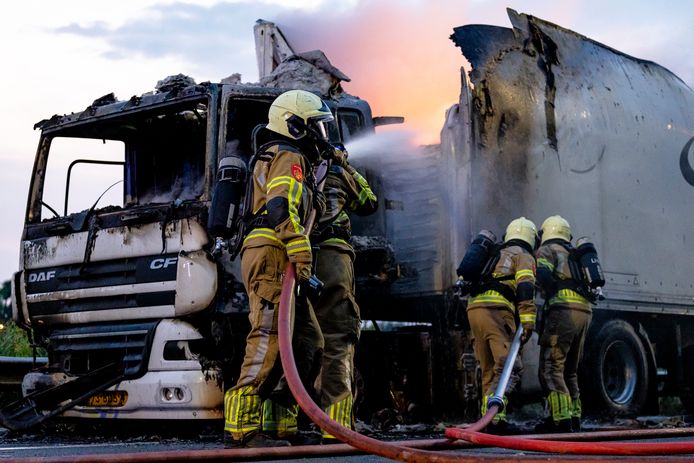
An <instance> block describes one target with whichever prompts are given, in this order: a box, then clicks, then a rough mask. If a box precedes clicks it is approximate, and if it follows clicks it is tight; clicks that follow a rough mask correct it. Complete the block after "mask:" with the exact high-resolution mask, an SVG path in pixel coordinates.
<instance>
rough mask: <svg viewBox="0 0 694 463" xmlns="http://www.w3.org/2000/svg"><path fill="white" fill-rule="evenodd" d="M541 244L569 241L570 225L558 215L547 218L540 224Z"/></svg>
mask: <svg viewBox="0 0 694 463" xmlns="http://www.w3.org/2000/svg"><path fill="white" fill-rule="evenodd" d="M541 236H542V242H543V243H544V242H545V241H547V240H553V239H562V240H564V241H571V225H569V222H567V221H566V219H565V218H564V217H562V216H560V215H553V216H551V217H547V218H546V219H545V221H544V222H542V230H541Z"/></svg>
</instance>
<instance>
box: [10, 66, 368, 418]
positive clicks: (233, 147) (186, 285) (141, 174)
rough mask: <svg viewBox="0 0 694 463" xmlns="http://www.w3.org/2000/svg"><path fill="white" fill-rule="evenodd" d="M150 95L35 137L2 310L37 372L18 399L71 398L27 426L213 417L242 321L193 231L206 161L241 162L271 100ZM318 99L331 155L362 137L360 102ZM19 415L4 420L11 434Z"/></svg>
mask: <svg viewBox="0 0 694 463" xmlns="http://www.w3.org/2000/svg"><path fill="white" fill-rule="evenodd" d="M165 82H166V83H165V84H163V85H161V86H159V87H158V88H157V90H156V91H155V92H150V93H147V94H144V95H141V96H134V97H132V98H130V99H129V100H127V101H120V100H117V99H116V98H115V97H114V96H113V94H111V95H107V96H105V97H102V98H99V99H97V100H95V101H94V102H93V103H92V104H91V105H89V106H88V107H87V108H86V109H85V110H84V111H81V112H77V113H71V114H69V115H63V116H53V117H52V118H50V119H48V120H44V121H41V122H39V123H38V124H36V128H38V129H40V131H41V136H40V140H39V146H38V150H37V153H36V160H35V164H34V175H33V178H32V181H31V186H30V191H29V198H28V203H27V212H26V222H25V225H24V230H23V234H22V242H21V255H20V270H19V272H17V273H16V274H15V275H14V277H13V281H12V286H13V300H12V302H13V316H14V319H15V320H16V322H17V323H18V324H20V325H21V326H23V327H24V328H26V329H27V330H28V331H29V332H30V334H31V337H32V338H33V341H34V343H35V345H37V346H41V347H44V348H45V349H46V351H47V354H48V364H47V366H46V367H45V368H42V369H41V370H39V371H35V372H33V373H30V374H29V375H27V376H26V377H25V379H24V382H23V392H24V395H25V396H31V394H39V393H41V391H46V390H47V389H48V388H50V387H53V386H59V385H66V384H70V385H74V386H69V387H67V388H66V387H64V388H63V389H70V388H72V389H74V390H75V391H73V392H69V393H66V394H67V396H68V397H65V396H60V395H59V396H55V397H53V398H51V399H50V400H49V399H45V400H43V399H42V400H43V401H38V403H39V405H37V408H38V410H36V411H35V412H32V413H30V415H31V416H32V417H33V415H34V414H39V415H41V416H47V415H52V414H57V413H63V415H64V416H74V417H113V418H115V417H117V418H157V419H214V418H221V416H222V408H221V404H222V400H223V393H224V384H225V383H226V387H229V385H230V384H233V382H234V381H235V375H236V374H237V371H238V366H239V365H240V362H241V359H242V357H243V345H244V341H245V335H246V330H247V321H246V320H247V311H248V308H247V301H246V298H245V292H244V289H243V286H242V284H241V279H240V278H239V275H238V272H239V268H238V267H239V264H238V262H237V261H234V260H232V259H231V257H230V255H229V254H228V253H227V252H226V251H225V252H223V253H222V254H221V255H220V256H219V257H217V258H215V257H213V256H212V255H211V253H210V250H211V246H212V245H213V244H214V242H213V241H214V238H215V237H214V236H210V234H209V233H208V230H207V228H206V225H207V217H208V212H209V207H210V203H211V199H212V192H213V189H214V185H215V181H216V176H217V175H216V174H217V166H218V163H219V160H220V159H221V158H222V157H226V156H236V157H237V158H240V159H241V160H242V161H243V162H244V163H247V162H248V160H249V159H250V157H251V156H252V154H253V150H254V140H253V131H254V129H255V128H256V127H258V126H259V125H261V124H264V123H266V122H267V113H268V109H269V107H270V104H271V103H272V101H273V100H274V98H275V97H276V96H278V95H279V94H280V93H282V91H284V90H283V89H279V88H270V87H261V86H253V85H246V84H222V83H203V84H195V83H194V82H193V81H192V79H190V78H187V77H185V76H176V78H173V79H169V80H167V81H165ZM323 98H324V99H325V100H326V101H327V102H328V103H329V106H330V107H331V109H332V111H333V112H334V114H335V121H336V123H335V124H333V126H332V128H331V130H332V133H331V138H332V140H333V141H343V140H349V139H350V138H353V137H355V136H358V135H359V134H363V133H369V132H372V131H373V122H372V117H371V110H370V108H369V106H368V104H367V103H366V102H365V101H363V100H359V99H358V98H354V97H349V96H340V97H336V98H326V97H325V96H323ZM235 353H236V354H237V355H234V354H235ZM78 384H80V385H79V386H78ZM66 401H67V402H68V403H69V404H70V405H69V406H67V407H65V403H66ZM35 402H36V401H35ZM61 403H62V404H63V405H60V406H59V404H61ZM56 410H57V411H56ZM27 416H28V415H26V414H23V413H20V412H19V411H18V412H17V414H16V417H17V418H16V420H17V421H18V423H19V425H18V426H21V421H22V420H25V421H27V420H28V421H30V419H29V418H27ZM31 419H34V418H31Z"/></svg>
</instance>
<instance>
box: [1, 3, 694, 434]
mask: <svg viewBox="0 0 694 463" xmlns="http://www.w3.org/2000/svg"><path fill="white" fill-rule="evenodd" d="M509 17H510V18H511V22H512V24H513V28H512V29H507V28H502V27H493V26H480V25H475V26H463V27H460V28H456V29H455V31H454V34H453V36H452V39H453V41H454V42H455V44H456V45H458V46H460V47H461V48H462V50H463V53H464V55H465V57H467V58H468V59H469V60H470V62H471V64H472V72H471V74H470V79H469V80H468V78H467V76H465V75H463V76H462V78H463V79H462V82H463V86H462V89H461V97H460V101H459V103H458V104H456V105H455V106H453V107H452V108H451V109H450V110H449V111H448V112H447V114H446V121H445V124H444V128H443V131H442V140H441V145H440V146H430V147H426V148H423V149H422V150H420V152H418V153H416V154H415V155H413V156H408V157H406V158H403V157H402V156H401V153H392V152H378V153H376V152H374V153H368V155H361V154H360V155H358V156H357V155H356V154H358V153H356V152H353V154H355V155H354V156H353V163H354V164H355V166H356V167H357V168H359V169H360V170H361V171H363V172H365V174H366V177H367V178H368V180H369V183H370V184H371V185H372V187H373V189H374V191H375V192H376V194H377V196H378V198H379V211H378V212H377V213H376V214H375V215H372V216H369V217H355V218H354V220H353V229H354V234H355V237H354V239H353V242H354V246H355V249H356V251H357V253H358V257H357V260H356V263H355V271H356V276H357V284H358V288H357V297H358V302H359V304H360V307H361V309H362V318H363V319H364V320H367V322H365V329H364V331H363V332H362V338H361V341H360V344H359V347H358V350H357V367H358V370H359V372H360V374H359V375H358V377H359V378H360V380H359V381H360V384H361V385H362V389H361V391H360V392H361V393H360V399H358V404H359V410H358V411H357V413H358V414H359V415H360V416H361V417H362V418H364V417H366V416H368V414H370V413H371V412H374V411H377V410H381V409H384V408H390V409H394V410H395V413H394V414H393V413H391V414H388V413H386V414H385V416H386V418H384V420H386V421H388V420H390V421H392V420H395V421H398V420H402V419H403V417H405V419H406V418H408V417H411V418H417V419H420V418H424V417H426V416H427V415H429V414H434V415H439V416H441V415H444V414H449V415H461V414H466V415H469V416H474V415H476V414H477V413H478V403H479V395H480V391H479V379H478V372H477V370H478V368H477V363H476V361H475V358H474V355H473V353H472V347H471V340H470V335H469V327H468V325H467V321H466V317H465V310H464V303H462V302H461V301H460V300H458V299H457V298H456V297H454V295H453V294H452V291H451V285H452V283H453V282H454V280H455V267H456V265H457V264H458V262H459V260H460V258H461V257H462V255H463V254H464V251H465V249H466V247H467V246H468V244H469V243H470V240H471V239H472V237H473V236H474V235H475V234H476V233H477V231H478V230H479V229H481V228H489V229H492V230H496V231H498V230H501V229H502V227H503V226H504V225H505V224H506V223H508V221H509V220H510V219H512V218H514V217H516V216H518V215H519V214H521V213H522V214H524V215H525V216H527V217H531V218H533V220H536V221H537V220H542V219H543V218H544V217H546V216H549V215H552V214H555V213H557V212H560V213H561V214H562V215H563V216H565V217H567V218H568V219H569V221H570V222H571V223H572V224H573V225H574V227H575V229H576V230H577V231H580V232H581V233H584V234H590V236H591V238H592V240H593V242H595V244H596V245H597V247H598V249H599V250H600V253H601V260H602V263H603V267H604V269H605V271H606V276H607V284H606V286H605V288H604V291H605V294H606V296H607V299H606V300H604V301H601V302H600V303H599V304H598V306H597V307H596V308H595V311H594V322H593V325H592V327H591V332H590V335H589V338H588V341H587V344H586V361H585V362H584V369H585V371H583V372H582V381H583V383H584V385H583V388H582V391H583V394H584V404H587V405H592V406H594V407H596V408H597V409H602V410H608V411H610V412H614V413H634V412H641V411H644V410H652V409H653V408H654V407H657V400H656V399H657V397H658V394H659V393H664V394H674V395H679V396H680V397H681V398H682V400H683V403H684V404H685V405H686V406H687V407H689V408H690V409H691V408H692V406H694V402H693V396H692V389H691V388H692V384H693V382H694V377H693V376H692V375H693V374H694V372H693V371H692V370H691V369H687V368H685V365H688V364H691V363H692V360H693V359H694V338H693V336H694V335H692V333H694V329H692V328H694V327H693V326H692V318H691V315H692V314H694V310H692V306H691V300H692V297H693V296H694V294H692V285H691V283H690V282H688V281H686V276H687V275H689V274H691V273H692V272H694V269H692V268H691V265H692V264H691V262H690V261H689V260H687V259H685V257H684V256H683V253H682V252H681V247H682V246H681V245H677V244H675V243H685V242H686V240H687V238H688V234H690V233H691V230H693V229H694V227H693V226H692V225H694V224H692V223H690V222H691V221H692V220H693V219H691V218H690V217H689V216H690V215H689V214H686V213H683V211H687V210H688V209H687V207H688V206H687V205H688V204H689V202H690V199H691V198H690V196H691V195H693V194H694V191H693V190H692V189H691V180H690V177H691V174H690V172H691V166H690V161H689V151H688V150H689V147H690V146H691V143H692V142H691V135H690V134H691V133H692V130H693V129H694V115H693V114H692V112H691V109H690V108H691V107H694V105H692V99H693V97H692V91H691V90H690V89H689V88H688V87H687V86H686V85H685V84H684V83H683V82H682V81H681V80H679V79H678V78H677V77H676V76H674V75H673V74H671V73H670V72H669V71H667V70H666V69H664V68H662V67H660V66H658V65H657V64H655V63H651V62H647V61H643V60H639V59H635V58H632V57H629V56H627V55H624V54H623V53H620V52H617V51H615V50H612V49H610V48H608V47H605V46H604V45H601V44H599V43H597V42H594V41H592V40H590V39H587V38H586V37H583V36H581V35H578V34H576V33H574V32H571V31H568V30H565V29H562V28H560V27H558V26H556V25H553V24H550V23H547V22H545V21H542V20H540V19H537V18H534V17H531V16H526V15H522V14H517V13H516V12H514V11H512V10H509ZM255 33H256V43H257V44H258V46H257V50H258V61H259V68H260V70H261V84H253V85H250V84H241V83H240V79H239V77H238V76H232V77H231V78H229V79H226V80H225V81H223V82H221V83H203V84H195V83H194V82H193V81H192V80H190V79H189V78H185V77H184V76H178V77H176V78H173V79H169V80H168V81H166V82H162V85H160V86H159V88H158V90H157V91H156V92H153V93H149V94H145V95H141V96H136V97H132V98H131V99H130V100H128V101H118V100H116V99H115V98H114V97H112V96H107V97H104V98H100V99H99V100H96V101H95V102H94V103H93V104H92V105H90V106H89V107H88V108H87V109H86V110H84V111H82V112H80V113H74V114H71V115H65V116H55V117H53V118H51V119H50V120H47V121H42V122H41V123H39V124H37V128H39V129H41V138H40V141H39V148H38V151H37V156H36V161H35V166H34V176H33V179H32V183H31V187H30V192H29V200H28V204H27V215H26V223H25V227H24V232H23V236H22V248H21V268H20V271H19V272H17V273H16V274H15V275H14V278H13V282H12V283H13V311H14V317H15V320H16V321H17V322H18V323H19V324H21V325H22V326H24V327H25V328H27V330H28V331H29V333H30V334H31V336H32V338H33V340H34V342H35V343H36V344H37V345H41V346H44V347H46V348H47V351H48V356H49V364H48V365H47V366H46V367H43V368H41V369H39V370H37V371H34V372H32V373H30V374H29V375H27V377H26V378H25V380H24V384H23V389H24V394H25V396H26V397H25V398H24V399H23V400H22V401H20V402H18V403H16V404H13V405H12V406H11V407H8V408H6V409H5V410H3V411H2V417H3V422H4V424H5V425H6V426H9V427H14V428H23V427H27V426H31V425H32V424H35V423H38V422H40V421H42V420H44V419H45V418H47V417H49V416H53V415H57V414H62V415H63V416H67V417H81V418H84V417H92V418H102V417H103V418H118V419H127V418H144V419H147V418H163V419H217V418H221V416H222V410H221V404H222V397H223V386H222V385H226V386H228V385H229V384H233V383H234V381H235V375H236V374H237V373H238V369H239V366H240V362H241V360H242V356H243V347H244V343H245V333H246V330H247V304H246V300H245V292H244V290H243V286H242V285H241V284H240V281H241V279H240V278H239V264H238V259H236V260H232V259H231V258H230V257H231V256H230V254H229V252H230V251H232V252H233V248H234V244H236V243H238V241H239V238H240V237H241V234H240V233H239V230H238V229H236V228H234V227H231V228H225V227H221V228H220V229H216V230H210V229H208V227H207V224H208V217H209V215H210V210H209V208H210V204H211V201H212V194H213V191H214V188H215V185H216V184H217V183H218V181H228V182H232V183H234V182H237V183H239V185H240V182H243V181H244V179H245V178H246V175H247V172H246V170H245V169H246V167H245V166H246V165H247V163H248V160H249V158H250V156H251V155H252V153H253V152H254V144H255V142H256V140H255V139H254V129H255V128H256V127H258V126H259V125H260V124H263V123H265V122H266V118H267V111H268V108H269V105H270V103H271V102H272V100H273V99H274V98H275V97H276V96H277V95H279V94H280V93H281V92H282V91H283V90H284V89H285V87H292V88H305V89H310V90H313V91H316V92H317V93H319V94H320V95H321V96H322V97H323V98H324V99H326V101H328V103H329V105H330V107H331V109H332V110H333V112H334V114H335V117H336V123H335V124H334V125H333V126H332V132H331V139H332V140H333V141H341V142H344V143H346V144H347V147H348V149H349V148H350V144H351V142H353V141H355V140H358V139H360V138H363V137H366V136H369V135H372V134H373V132H374V127H375V126H376V125H379V124H383V123H393V122H398V121H399V120H398V119H397V118H395V119H393V118H374V117H372V114H371V109H370V108H369V105H368V103H367V102H366V101H364V100H361V99H359V98H356V97H352V96H350V95H347V94H345V93H344V92H343V91H342V89H341V87H340V81H342V80H347V78H346V76H345V75H344V74H342V73H341V72H340V71H339V70H337V69H336V68H334V67H333V66H332V65H331V64H330V63H329V62H328V61H327V59H325V57H324V56H323V55H322V53H319V52H311V53H308V54H299V55H297V54H296V53H293V51H292V50H291V48H290V47H289V45H288V44H287V42H286V40H285V39H284V37H283V36H282V35H281V32H280V31H279V30H278V29H277V28H276V27H274V25H272V24H271V23H267V22H259V23H258V24H257V25H256V30H255ZM316 76H318V79H316ZM104 141H105V142H106V145H107V146H113V145H115V147H116V149H115V150H113V151H112V152H108V153H106V154H105V155H103V156H101V157H96V156H87V157H84V158H83V157H82V156H84V155H83V153H84V152H88V153H92V152H95V151H92V149H93V147H92V145H91V144H89V145H88V147H87V148H86V149H81V148H79V146H80V145H79V144H80V143H82V142H90V143H94V144H99V145H100V146H101V145H103V142H104ZM63 142H69V143H63ZM72 143H76V144H77V145H74V146H77V147H78V148H75V147H74V146H73V145H72ZM61 145H65V146H61ZM59 148H60V149H63V150H64V151H66V152H67V153H68V154H69V155H71V157H70V156H68V158H69V159H66V160H63V161H62V164H61V163H58V169H57V174H54V173H53V172H55V171H54V170H53V167H54V166H52V165H51V162H52V161H50V160H49V158H50V159H53V157H56V159H58V158H60V156H58V154H57V153H58V149H59ZM391 151H392V150H391ZM114 153H115V154H114ZM223 159H225V160H226V161H225V162H224V163H223V167H224V168H223V169H219V172H218V167H219V166H220V161H221V160H223ZM87 163H88V164H90V165H91V166H92V167H97V168H100V169H101V168H103V169H105V170H108V169H111V170H110V172H111V177H112V178H111V179H110V180H108V181H106V180H102V179H101V177H100V176H97V174H94V173H92V174H90V176H91V177H95V178H94V179H91V180H93V181H94V182H95V183H96V186H95V189H94V193H93V195H94V196H93V197H88V198H86V200H87V203H86V204H88V207H87V208H86V209H84V210H82V209H80V207H79V206H75V203H78V202H79V201H78V200H79V199H84V198H80V197H76V195H75V194H74V192H73V191H74V189H75V186H74V185H75V182H76V181H75V180H74V179H71V177H70V176H71V173H73V174H74V172H79V169H80V166H81V164H87ZM61 167H62V170H61ZM90 172H96V170H92V171H90ZM75 175H76V174H75ZM688 176H689V177H688ZM56 177H58V180H59V181H58V182H57V183H58V184H59V185H61V186H62V187H63V190H60V188H58V189H57V190H56V191H58V193H59V194H57V195H54V196H55V198H57V199H55V198H53V200H55V201H58V200H60V201H62V202H63V203H62V206H63V207H62V208H56V207H54V206H55V205H56V204H57V203H52V199H49V198H48V195H47V193H49V192H50V190H51V188H53V189H55V188H54V184H53V183H52V182H55V178H56ZM107 177H108V176H104V178H107ZM413 178H419V179H422V178H423V179H427V180H431V179H436V181H422V182H413V181H412V179H413ZM89 180H90V179H89V178H87V179H85V180H84V183H85V184H86V183H89ZM112 180H113V181H112ZM71 182H72V184H71ZM109 185H110V186H109ZM239 185H237V187H238V189H237V190H235V191H243V189H242V188H240V186H239ZM80 186H84V185H82V184H80ZM71 188H72V190H71ZM235 188H236V187H235ZM105 190H108V192H106V191H105ZM63 193H64V195H63ZM113 193H115V196H113V198H115V199H112V201H111V204H109V205H106V204H105V202H106V201H107V199H108V196H109V194H113ZM79 196H88V195H85V194H83V193H81V194H80V195H79ZM241 196H242V195H238V194H237V195H235V200H234V201H236V202H235V203H234V204H235V206H236V207H238V208H239V209H240V211H239V212H240V213H242V212H243V206H242V205H243V201H242V198H241ZM70 207H73V208H76V209H74V210H73V209H70ZM653 218H656V219H657V220H653ZM663 224H665V225H663ZM663 233H667V234H669V235H670V239H669V240H668V243H667V244H663V245H662V246H658V248H657V255H656V256H654V255H646V254H648V253H644V252H643V251H642V249H643V246H642V243H643V241H644V240H646V241H649V242H651V243H661V242H662V241H663V240H662V237H663ZM654 259H655V260H657V262H656V265H654V262H653V260H654ZM672 262H676V263H677V265H676V266H675V267H676V268H677V270H675V269H674V268H675V267H673V265H672ZM658 263H662V265H657V264H658ZM538 302H539V301H538ZM537 350H538V348H537V344H536V337H534V339H533V340H531V341H530V343H528V344H527V345H526V346H525V348H524V349H523V361H524V364H525V369H524V372H523V378H522V381H521V383H520V391H519V392H520V393H521V394H524V395H525V396H526V397H529V398H532V397H537V396H538V395H539V393H540V389H539V384H538V381H537V362H538V359H537V357H538V352H537ZM424 410H426V413H424ZM379 416H381V417H383V416H384V415H383V414H381V415H379ZM389 417H390V418H389ZM391 418H392V419H391Z"/></svg>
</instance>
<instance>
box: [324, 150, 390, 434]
mask: <svg viewBox="0 0 694 463" xmlns="http://www.w3.org/2000/svg"><path fill="white" fill-rule="evenodd" d="M323 193H324V195H325V199H326V206H327V207H326V209H325V212H324V213H323V215H322V216H321V217H320V220H319V223H318V227H316V229H315V230H314V232H313V234H312V235H311V244H312V246H313V249H314V250H316V249H317V252H316V269H315V270H316V276H317V277H318V278H319V279H320V280H321V281H322V282H323V283H324V284H325V286H324V288H323V291H322V292H321V294H320V296H319V298H318V299H317V300H316V301H315V305H314V306H315V312H316V317H317V318H318V323H319V325H320V328H321V331H322V333H323V337H324V339H325V349H324V351H323V362H322V368H321V371H320V375H319V377H318V379H317V381H316V392H317V397H318V402H319V405H320V406H321V407H322V408H323V410H325V412H326V414H328V416H330V417H331V418H332V419H333V420H335V421H337V422H338V423H339V424H341V425H342V426H344V427H346V428H350V429H351V428H352V423H353V421H352V381H353V364H354V348H355V346H356V343H357V341H358V339H359V330H360V322H361V320H360V318H359V306H357V303H356V301H355V299H354V266H353V262H354V250H353V249H352V246H350V244H349V240H350V237H351V234H352V230H351V225H350V220H349V216H348V215H347V211H349V212H353V213H355V214H357V215H368V214H371V213H373V212H375V211H376V209H377V207H378V201H377V199H376V195H374V193H373V191H371V188H370V187H369V184H368V183H367V181H366V179H365V178H364V177H362V176H361V175H360V174H359V172H357V170H356V169H355V168H354V167H352V166H351V165H350V164H349V163H348V162H347V153H346V151H342V150H339V152H338V155H337V156H334V161H333V163H332V165H331V166H330V169H329V171H328V176H327V178H326V181H325V186H324V187H323ZM322 438H323V442H324V443H330V442H335V441H336V440H335V438H334V436H332V435H330V434H328V433H327V432H325V431H323V433H322Z"/></svg>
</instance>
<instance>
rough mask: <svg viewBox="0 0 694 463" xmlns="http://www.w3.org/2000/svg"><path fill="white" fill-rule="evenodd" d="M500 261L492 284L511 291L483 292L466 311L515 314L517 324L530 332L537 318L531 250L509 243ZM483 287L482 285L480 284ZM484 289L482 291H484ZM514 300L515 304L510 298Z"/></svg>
mask: <svg viewBox="0 0 694 463" xmlns="http://www.w3.org/2000/svg"><path fill="white" fill-rule="evenodd" d="M499 253H500V256H499V261H498V262H497V264H496V266H495V267H494V270H493V272H492V278H493V279H494V280H495V282H494V284H500V285H505V286H506V287H507V288H508V289H510V290H511V291H510V292H508V291H506V290H504V289H500V290H497V289H493V288H494V284H489V289H486V290H484V291H482V292H480V293H478V294H476V295H473V296H471V297H470V299H469V301H468V306H467V310H468V311H471V310H475V309H480V308H483V309H488V308H495V307H496V308H504V309H507V310H509V311H511V312H514V310H516V308H517V310H518V314H519V317H520V322H521V324H522V325H523V326H524V327H527V328H530V329H533V328H534V327H535V321H536V318H537V308H536V307H535V259H534V258H533V255H532V252H531V250H530V246H528V245H527V244H526V243H525V242H523V241H521V240H511V241H509V242H508V243H506V246H505V247H503V248H502V249H501V250H500V251H499ZM483 285H484V282H483ZM483 289H484V288H483ZM511 294H512V295H514V296H515V298H514V299H515V301H514V300H512V299H511V298H510V295H511Z"/></svg>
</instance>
